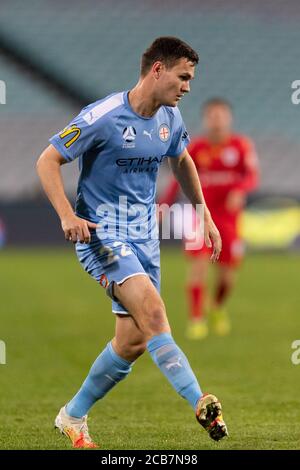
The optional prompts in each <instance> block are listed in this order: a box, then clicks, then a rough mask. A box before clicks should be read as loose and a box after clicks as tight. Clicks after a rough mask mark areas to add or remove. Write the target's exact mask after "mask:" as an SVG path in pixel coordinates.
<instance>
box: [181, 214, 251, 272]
mask: <svg viewBox="0 0 300 470" xmlns="http://www.w3.org/2000/svg"><path fill="white" fill-rule="evenodd" d="M213 220H214V222H215V224H216V226H217V227H218V230H219V232H220V235H221V238H222V251H221V254H220V258H219V263H221V264H226V265H229V266H238V265H239V264H240V263H241V261H242V259H243V256H244V251H245V248H244V241H243V239H242V238H241V235H240V230H239V217H235V218H234V219H232V218H230V219H226V220H225V217H222V219H220V218H218V217H214V216H213ZM184 246H185V247H186V241H185V245H184ZM185 253H186V255H187V256H188V257H197V256H210V255H211V254H212V248H208V247H207V246H206V245H205V244H203V243H200V247H199V248H195V249H186V248H185Z"/></svg>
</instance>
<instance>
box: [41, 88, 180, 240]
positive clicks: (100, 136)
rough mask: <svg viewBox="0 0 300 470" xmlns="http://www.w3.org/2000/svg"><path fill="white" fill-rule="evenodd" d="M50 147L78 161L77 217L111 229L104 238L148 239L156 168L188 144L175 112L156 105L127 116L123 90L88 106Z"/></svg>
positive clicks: (131, 110) (177, 110)
mask: <svg viewBox="0 0 300 470" xmlns="http://www.w3.org/2000/svg"><path fill="white" fill-rule="evenodd" d="M50 142H51V144H52V145H54V146H55V147H56V149H57V150H58V151H59V152H60V153H61V155H62V156H63V157H64V158H65V159H66V160H67V161H68V162H70V161H73V160H75V158H77V157H79V167H80V177H79V183H78V189H77V201H76V214H77V215H78V216H79V217H82V218H84V219H87V220H90V221H92V222H96V223H98V222H100V224H99V226H101V223H102V226H103V227H106V229H107V230H109V229H112V228H113V229H115V226H117V233H116V237H114V236H113V234H110V236H109V237H108V238H117V239H122V240H134V241H137V240H139V239H140V240H145V239H147V238H151V237H150V234H151V233H153V232H154V231H155V227H154V225H156V220H155V206H154V204H155V192H156V179H157V174H158V170H159V167H160V165H161V164H162V161H163V159H164V157H165V156H169V157H177V156H179V155H180V154H181V153H182V151H183V150H184V148H185V147H186V145H187V144H188V142H189V138H188V134H187V131H186V129H185V126H184V123H183V121H182V118H181V114H180V111H179V109H178V108H176V107H174V108H173V107H168V106H161V107H160V109H159V110H158V111H157V113H156V114H155V115H154V116H153V117H151V118H146V117H142V116H140V115H138V114H136V113H135V112H134V111H133V109H132V108H131V106H130V104H129V102H128V91H124V92H120V93H116V94H113V95H109V96H108V97H106V98H104V99H102V100H99V101H97V102H95V103H93V104H90V105H88V106H87V107H86V108H84V109H83V110H82V111H81V113H80V114H79V115H78V116H77V117H76V118H75V119H74V120H73V121H72V122H71V123H70V125H69V126H68V127H67V128H66V129H64V130H63V131H62V132H59V133H58V134H56V135H55V136H53V137H52V138H51V139H50ZM120 198H121V201H120ZM124 201H125V203H124ZM124 204H125V205H124ZM107 209H109V210H107ZM108 212H109V215H108ZM131 222H134V223H132V224H131ZM112 226H113V227H112ZM128 226H129V228H128ZM139 231H141V233H139Z"/></svg>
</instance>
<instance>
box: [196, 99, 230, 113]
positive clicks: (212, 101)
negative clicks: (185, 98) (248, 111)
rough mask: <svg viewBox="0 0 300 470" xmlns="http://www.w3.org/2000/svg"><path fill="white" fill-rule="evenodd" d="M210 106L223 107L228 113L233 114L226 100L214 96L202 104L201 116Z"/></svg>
mask: <svg viewBox="0 0 300 470" xmlns="http://www.w3.org/2000/svg"><path fill="white" fill-rule="evenodd" d="M212 106H224V108H228V109H229V111H231V112H233V107H232V104H231V103H230V102H229V101H228V100H226V99H225V98H221V97H220V96H214V97H213V98H209V99H208V100H206V101H205V102H204V103H203V105H202V108H201V109H202V114H204V113H205V111H207V110H208V109H209V108H211V107H212Z"/></svg>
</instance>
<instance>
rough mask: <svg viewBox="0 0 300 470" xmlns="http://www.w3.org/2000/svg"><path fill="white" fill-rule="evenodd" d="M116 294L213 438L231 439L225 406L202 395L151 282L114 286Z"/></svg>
mask: <svg viewBox="0 0 300 470" xmlns="http://www.w3.org/2000/svg"><path fill="white" fill-rule="evenodd" d="M113 294H114V296H115V297H117V298H118V299H119V301H120V302H121V303H122V305H124V307H125V308H126V310H127V311H128V312H130V314H131V315H132V316H133V317H134V319H135V321H136V323H137V325H138V328H139V329H140V330H141V331H142V332H143V334H144V337H145V338H146V339H147V349H148V351H149V353H150V355H151V357H152V359H153V361H154V362H155V364H156V365H157V366H158V367H159V369H160V370H161V372H162V373H163V374H164V375H165V376H166V378H167V379H168V380H169V382H170V383H171V385H172V386H173V387H174V389H175V390H176V392H177V393H178V394H179V395H180V396H182V397H183V398H185V399H186V400H187V401H188V402H189V403H190V405H191V406H192V408H193V409H194V411H195V412H196V416H197V419H198V420H199V422H200V423H201V424H202V426H204V427H205V429H206V430H207V431H208V432H209V435H210V436H211V437H212V438H213V439H216V440H219V439H221V438H222V437H224V436H225V435H227V429H226V426H225V423H224V421H223V418H222V414H221V405H220V403H219V402H218V400H217V399H216V398H215V397H214V396H213V395H205V396H204V395H203V394H202V392H201V389H200V386H199V384H198V381H197V378H196V376H195V374H194V373H193V371H192V369H191V366H190V364H189V362H188V359H187V357H186V356H185V355H184V353H183V352H182V350H181V349H180V348H179V347H178V345H177V344H176V343H175V341H174V339H173V337H172V334H171V330H170V325H169V322H168V319H167V315H166V310H165V306H164V303H163V301H162V299H161V297H160V295H159V293H158V292H157V290H156V289H155V287H154V285H153V284H152V282H151V281H150V279H149V278H148V277H146V276H140V275H139V276H135V277H133V278H130V279H127V280H126V281H125V282H124V283H123V284H121V285H117V284H115V285H114V291H113Z"/></svg>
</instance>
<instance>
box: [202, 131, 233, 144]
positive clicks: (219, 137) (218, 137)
mask: <svg viewBox="0 0 300 470" xmlns="http://www.w3.org/2000/svg"><path fill="white" fill-rule="evenodd" d="M230 135H231V134H230V133H229V132H226V133H217V134H216V133H207V134H206V137H207V140H208V141H209V142H210V143H212V144H216V145H221V144H225V143H226V142H228V140H229V139H230Z"/></svg>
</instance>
